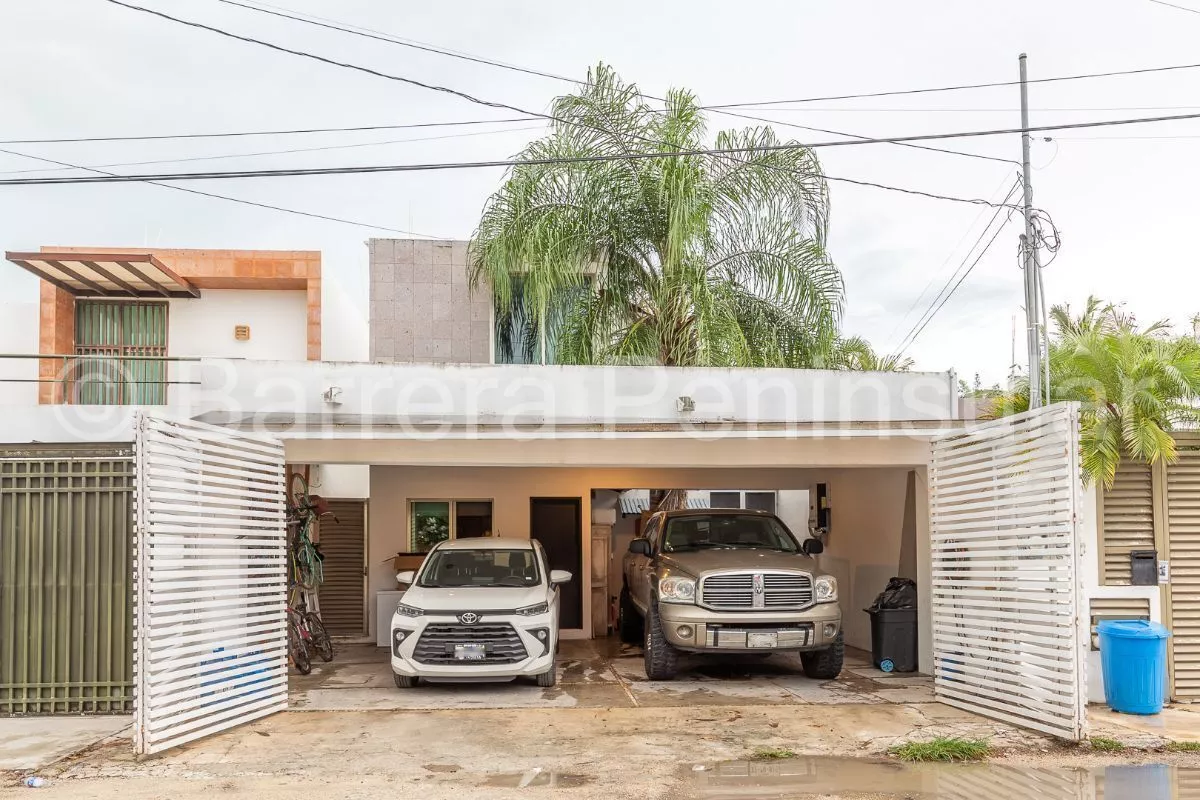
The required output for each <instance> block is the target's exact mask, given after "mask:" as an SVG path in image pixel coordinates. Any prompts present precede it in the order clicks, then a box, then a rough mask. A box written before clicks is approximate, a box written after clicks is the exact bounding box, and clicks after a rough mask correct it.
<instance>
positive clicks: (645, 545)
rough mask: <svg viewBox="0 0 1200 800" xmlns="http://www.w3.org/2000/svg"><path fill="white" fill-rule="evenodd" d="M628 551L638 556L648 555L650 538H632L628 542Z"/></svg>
mask: <svg viewBox="0 0 1200 800" xmlns="http://www.w3.org/2000/svg"><path fill="white" fill-rule="evenodd" d="M629 552H631V553H633V554H635V555H639V556H648V555H650V540H649V539H634V540H633V541H632V542H630V543H629Z"/></svg>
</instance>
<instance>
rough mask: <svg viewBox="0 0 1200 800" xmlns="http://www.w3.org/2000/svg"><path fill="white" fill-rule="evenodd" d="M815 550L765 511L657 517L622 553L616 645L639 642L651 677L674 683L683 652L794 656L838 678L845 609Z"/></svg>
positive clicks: (816, 544) (815, 671)
mask: <svg viewBox="0 0 1200 800" xmlns="http://www.w3.org/2000/svg"><path fill="white" fill-rule="evenodd" d="M822 549H823V546H822V544H821V541H820V540H819V539H812V538H808V537H805V538H804V539H803V541H801V540H800V539H798V538H797V537H796V536H795V535H794V534H793V533H792V532H791V531H790V530H788V527H787V526H786V525H784V524H783V522H782V521H781V520H780V519H779V518H778V517H776V516H775V515H774V514H769V513H766V512H763V511H748V510H744V509H703V510H680V511H660V512H658V513H656V514H654V515H653V516H651V517H650V518H649V519H648V520H647V521H646V524H645V526H644V528H643V535H642V537H640V538H637V539H634V540H633V541H632V542H630V545H629V552H628V553H626V555H625V560H624V565H623V567H624V568H623V572H624V586H623V587H622V589H621V600H620V609H619V623H618V628H619V630H620V634H621V639H622V640H623V641H625V642H627V643H629V644H638V643H640V644H641V645H642V647H643V649H644V653H645V660H646V677H648V678H649V679H650V680H670V679H672V678H674V677H675V673H676V672H677V670H678V663H679V655H680V653H681V652H689V653H759V654H762V653H779V652H796V653H799V654H800V660H801V663H802V664H803V666H804V674H805V675H807V676H808V677H810V678H822V679H831V678H836V677H837V676H838V674H839V673H841V671H842V650H843V644H842V611H841V608H840V607H839V606H838V595H837V581H836V580H835V579H833V578H832V577H830V576H828V575H821V574H818V570H817V561H816V558H815V556H816V555H818V554H819V553H820V552H821V551H822Z"/></svg>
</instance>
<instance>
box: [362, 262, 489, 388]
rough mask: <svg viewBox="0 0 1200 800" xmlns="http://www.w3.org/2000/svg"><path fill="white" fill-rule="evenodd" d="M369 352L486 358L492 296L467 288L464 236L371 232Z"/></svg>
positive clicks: (433, 360)
mask: <svg viewBox="0 0 1200 800" xmlns="http://www.w3.org/2000/svg"><path fill="white" fill-rule="evenodd" d="M367 245H368V248H369V249H370V257H371V262H370V269H371V360H372V361H383V362H391V363H397V364H413V363H416V364H439V363H440V364H446V363H452V364H490V363H491V361H492V298H491V293H490V292H489V291H488V290H487V289H486V288H483V289H477V290H475V291H472V290H471V288H470V286H469V285H468V279H467V274H468V273H467V243H466V242H463V241H454V242H450V241H428V240H419V239H371V240H370V241H369V242H368V243H367Z"/></svg>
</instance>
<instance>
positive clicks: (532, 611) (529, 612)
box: [517, 603, 550, 617]
mask: <svg viewBox="0 0 1200 800" xmlns="http://www.w3.org/2000/svg"><path fill="white" fill-rule="evenodd" d="M549 610H550V604H549V603H535V604H534V605H531V606H525V607H524V608H518V609H517V613H518V614H520V615H521V616H522V617H536V616H537V615H538V614H545V613H546V612H547V611H549Z"/></svg>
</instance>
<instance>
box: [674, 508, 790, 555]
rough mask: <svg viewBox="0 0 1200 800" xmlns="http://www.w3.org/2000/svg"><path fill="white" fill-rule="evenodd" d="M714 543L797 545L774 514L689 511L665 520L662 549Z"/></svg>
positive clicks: (695, 547)
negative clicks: (684, 514)
mask: <svg viewBox="0 0 1200 800" xmlns="http://www.w3.org/2000/svg"><path fill="white" fill-rule="evenodd" d="M716 547H729V548H739V547H744V548H752V549H757V550H780V551H782V552H785V553H796V552H799V550H800V545H798V544H797V543H796V540H795V538H794V537H793V536H792V535H791V533H789V532H788V530H787V529H786V528H785V527H783V525H782V524H780V522H779V521H778V520H777V519H775V518H774V517H764V516H758V515H754V514H711V515H706V514H689V515H688V516H684V517H675V518H673V519H668V520H667V527H666V531H665V532H664V534H663V539H662V549H663V551H664V552H667V553H670V552H679V551H681V550H704V549H711V548H716Z"/></svg>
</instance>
